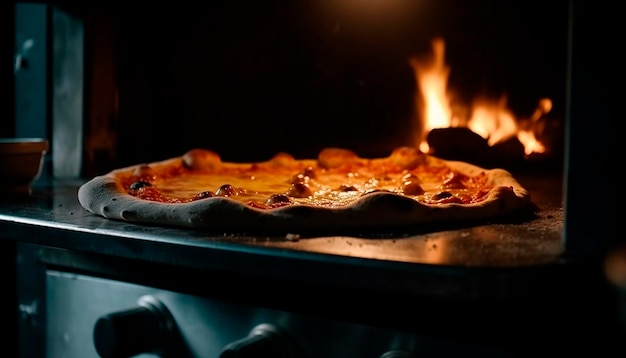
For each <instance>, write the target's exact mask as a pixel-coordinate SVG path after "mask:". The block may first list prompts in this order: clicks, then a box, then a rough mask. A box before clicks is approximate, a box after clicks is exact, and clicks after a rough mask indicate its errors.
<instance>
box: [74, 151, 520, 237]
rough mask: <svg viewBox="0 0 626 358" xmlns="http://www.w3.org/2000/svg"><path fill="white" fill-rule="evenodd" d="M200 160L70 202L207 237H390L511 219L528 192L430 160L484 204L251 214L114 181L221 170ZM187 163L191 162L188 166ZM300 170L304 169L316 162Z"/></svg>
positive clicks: (361, 204)
mask: <svg viewBox="0 0 626 358" xmlns="http://www.w3.org/2000/svg"><path fill="white" fill-rule="evenodd" d="M203 153H211V152H207V151H204V150H192V151H189V152H188V153H186V154H185V156H182V157H177V158H171V159H168V160H164V161H161V162H156V163H151V164H140V165H134V166H130V167H127V168H122V169H117V170H114V171H111V172H110V173H107V174H105V175H102V176H97V177H94V178H93V179H91V180H89V181H87V182H86V183H84V184H83V185H81V186H80V188H79V190H78V200H79V202H80V204H81V205H82V206H83V207H84V208H85V209H86V210H87V211H89V212H91V213H93V214H96V215H99V216H102V217H105V218H108V219H112V220H121V221H126V222H131V223H139V224H153V225H159V226H175V227H182V228H192V229H200V230H211V231H214V230H219V231H235V232H265V231H273V232H274V231H280V232H285V233H298V234H300V233H305V232H310V231H315V232H318V231H320V230H322V231H329V232H333V231H341V232H345V231H358V232H361V231H372V230H374V231H380V230H388V229H394V230H397V229H401V228H415V227H419V226H423V225H426V224H436V223H460V222H467V221H476V220H489V219H493V218H499V217H501V216H503V215H506V214H509V213H512V212H514V211H516V210H519V209H521V208H523V207H525V206H527V205H528V204H529V203H530V194H529V193H528V191H527V190H526V189H525V188H523V187H522V186H521V185H520V184H519V183H518V181H517V180H516V179H515V178H514V177H513V176H512V175H511V173H510V172H508V171H506V170H504V169H483V168H480V167H477V166H475V165H472V164H469V163H465V162H459V161H443V160H440V159H436V160H438V161H441V162H443V163H445V164H446V165H447V166H449V167H450V168H451V169H453V170H455V171H458V172H460V173H462V174H465V175H468V176H474V175H477V174H479V173H481V172H484V173H485V174H486V175H487V177H488V178H489V181H490V183H491V184H492V185H493V186H494V188H493V189H492V190H491V191H490V192H489V193H488V194H487V197H486V198H485V199H484V200H482V201H480V202H477V203H470V204H456V203H448V204H424V203H421V202H418V201H416V200H414V199H412V198H410V197H407V196H403V195H399V194H394V193H391V192H375V193H371V194H368V195H364V196H362V197H360V198H359V199H357V200H356V201H355V202H353V203H351V204H349V205H346V206H341V207H335V208H330V207H322V206H312V205H288V206H283V207H278V208H272V209H259V208H255V207H252V206H249V205H246V204H245V203H243V202H240V201H236V200H234V199H231V198H228V197H222V196H213V197H209V198H205V199H202V200H196V201H190V202H185V203H164V202H158V201H150V200H143V199H139V198H137V197H135V196H132V195H130V194H129V193H127V192H126V190H125V189H124V188H123V187H122V185H121V183H120V182H119V180H118V178H119V177H120V176H121V175H124V174H132V173H137V172H141V171H146V170H151V169H152V168H155V169H158V168H167V167H168V166H170V165H172V164H174V163H180V161H181V159H182V160H187V161H188V163H189V164H193V165H199V166H206V165H209V166H210V165H221V164H222V163H221V162H220V160H219V157H216V158H215V157H211V156H210V155H209V156H208V157H207V156H206V155H205V154H203ZM348 153H349V152H348ZM190 158H192V159H193V160H191V161H190ZM390 158H391V156H390ZM353 159H358V158H353ZM396 159H397V158H396ZM276 160H278V161H280V160H284V161H286V162H289V161H292V160H294V159H293V158H291V157H290V156H289V155H285V154H283V155H278V156H277V157H275V158H274V159H273V161H276ZM301 162H302V163H306V164H309V163H315V162H316V161H314V160H310V161H301ZM511 189H512V190H511Z"/></svg>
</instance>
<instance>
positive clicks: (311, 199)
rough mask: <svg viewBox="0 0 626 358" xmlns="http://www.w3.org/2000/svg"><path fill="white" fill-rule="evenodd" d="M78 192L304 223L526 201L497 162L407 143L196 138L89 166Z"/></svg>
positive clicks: (441, 218)
mask: <svg viewBox="0 0 626 358" xmlns="http://www.w3.org/2000/svg"><path fill="white" fill-rule="evenodd" d="M78 200H79V202H80V204H81V205H82V206H83V207H84V208H85V209H86V210H87V211H89V212H91V213H93V214H96V215H99V216H102V217H105V218H108V219H112V220H122V221H127V222H133V223H140V224H152V225H167V226H175V227H184V228H193V229H200V230H226V231H236V232H259V231H276V230H279V231H286V232H289V233H305V232H309V231H316V232H317V231H320V230H321V231H344V230H348V231H358V230H366V231H373V230H389V229H403V228H410V227H419V226H423V225H427V224H432V223H458V222H464V221H472V220H489V219H493V218H497V217H501V216H503V215H507V214H510V213H512V212H514V211H516V210H519V209H521V208H523V207H525V206H527V205H528V204H529V203H530V195H529V193H528V191H527V190H526V189H524V187H522V186H521V185H520V184H519V182H518V181H517V180H516V179H515V178H514V177H513V175H512V174H511V173H510V172H509V171H507V170H504V169H498V168H496V169H484V168H481V167H478V166H475V165H473V164H470V163H467V162H461V161H449V160H443V159H440V158H437V157H435V156H433V155H430V154H425V153H423V152H421V151H419V150H418V149H416V148H412V147H399V148H396V149H395V150H393V151H392V152H391V153H390V154H389V156H387V157H382V158H362V157H360V156H358V155H357V154H356V153H355V152H353V151H351V150H349V149H343V148H325V149H323V150H321V151H320V152H319V154H318V156H317V158H315V159H296V158H294V157H293V156H292V155H290V154H288V153H278V154H276V155H275V156H274V157H272V158H271V159H269V160H267V161H262V162H251V163H240V162H228V161H222V159H221V157H220V156H219V154H218V153H216V152H214V151H211V150H207V149H200V148H198V149H192V150H189V151H188V152H187V153H185V154H184V155H182V156H180V157H175V158H170V159H166V160H163V161H159V162H154V163H149V164H138V165H133V166H130V167H126V168H120V169H116V170H113V171H111V172H109V173H107V174H104V175H101V176H96V177H94V178H92V179H91V180H88V181H87V182H85V183H84V184H82V185H81V186H80V187H79V190H78Z"/></svg>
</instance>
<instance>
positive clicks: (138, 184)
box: [128, 180, 152, 190]
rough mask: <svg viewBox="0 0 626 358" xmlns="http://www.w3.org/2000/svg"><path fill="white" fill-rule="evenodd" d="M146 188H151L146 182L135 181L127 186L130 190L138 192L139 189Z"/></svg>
mask: <svg viewBox="0 0 626 358" xmlns="http://www.w3.org/2000/svg"><path fill="white" fill-rule="evenodd" d="M147 186H152V184H151V183H148V182H147V181H141V180H138V181H135V182H133V183H132V184H130V185H129V186H128V188H130V190H139V189H141V188H145V187H147Z"/></svg>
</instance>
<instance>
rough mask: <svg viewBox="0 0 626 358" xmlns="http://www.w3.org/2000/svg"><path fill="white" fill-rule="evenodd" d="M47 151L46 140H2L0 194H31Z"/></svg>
mask: <svg viewBox="0 0 626 358" xmlns="http://www.w3.org/2000/svg"><path fill="white" fill-rule="evenodd" d="M47 151H48V140H47V139H44V138H0V192H3V193H15V194H24V193H30V191H31V186H32V184H33V182H34V181H35V179H37V178H39V176H40V175H41V171H42V167H43V158H44V155H45V154H46V152H47Z"/></svg>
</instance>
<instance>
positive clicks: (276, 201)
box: [265, 194, 291, 207]
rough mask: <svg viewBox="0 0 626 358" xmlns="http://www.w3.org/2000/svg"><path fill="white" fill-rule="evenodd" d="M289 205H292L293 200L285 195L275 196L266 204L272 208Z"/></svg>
mask: <svg viewBox="0 0 626 358" xmlns="http://www.w3.org/2000/svg"><path fill="white" fill-rule="evenodd" d="M288 204H291V199H290V198H289V197H288V196H287V195H285V194H273V195H272V196H270V197H269V198H268V199H267V201H266V202H265V205H268V206H270V207H276V206H277V205H278V206H283V205H288Z"/></svg>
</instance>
